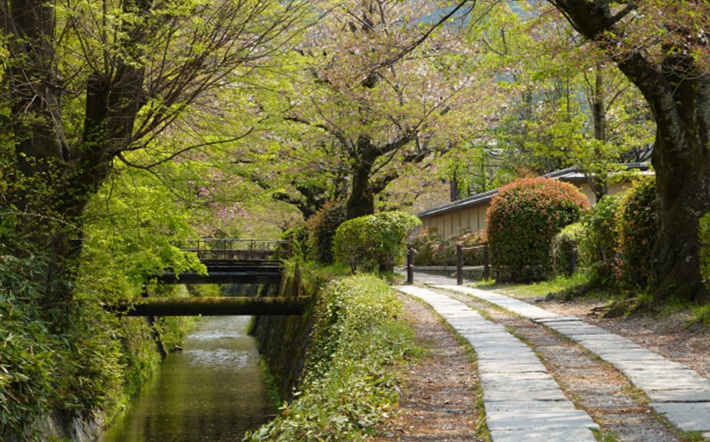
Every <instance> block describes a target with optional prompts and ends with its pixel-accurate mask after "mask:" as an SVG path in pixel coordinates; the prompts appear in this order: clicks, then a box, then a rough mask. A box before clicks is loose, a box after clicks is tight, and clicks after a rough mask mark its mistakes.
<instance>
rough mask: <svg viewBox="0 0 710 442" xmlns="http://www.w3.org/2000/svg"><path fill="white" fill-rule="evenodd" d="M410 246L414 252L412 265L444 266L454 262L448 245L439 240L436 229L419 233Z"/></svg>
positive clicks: (453, 256)
mask: <svg viewBox="0 0 710 442" xmlns="http://www.w3.org/2000/svg"><path fill="white" fill-rule="evenodd" d="M410 245H411V246H412V248H414V250H416V253H415V254H414V265H418V266H444V265H451V263H452V262H454V261H455V260H456V257H455V255H453V254H452V249H451V247H450V245H449V243H448V242H447V241H444V240H443V239H442V238H441V236H440V235H439V232H438V231H437V229H436V227H433V228H431V229H424V230H423V231H421V232H420V233H419V234H418V235H417V236H415V237H414V238H413V239H412V241H411V242H410Z"/></svg>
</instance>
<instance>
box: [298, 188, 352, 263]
mask: <svg viewBox="0 0 710 442" xmlns="http://www.w3.org/2000/svg"><path fill="white" fill-rule="evenodd" d="M347 215H348V209H347V206H346V205H345V203H344V202H341V201H331V202H329V203H327V204H326V205H325V206H323V208H322V209H320V210H319V211H318V212H316V214H315V215H313V216H312V217H310V218H309V219H308V221H307V225H308V243H309V244H308V253H309V255H308V256H309V257H310V258H312V259H314V260H315V261H317V262H319V263H321V264H323V265H328V264H331V263H332V262H333V259H334V257H333V237H334V236H335V231H336V230H337V229H338V227H339V226H340V225H341V224H342V223H343V222H345V220H347Z"/></svg>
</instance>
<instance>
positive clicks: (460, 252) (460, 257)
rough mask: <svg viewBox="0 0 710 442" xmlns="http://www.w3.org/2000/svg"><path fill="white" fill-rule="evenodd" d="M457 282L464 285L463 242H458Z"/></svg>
mask: <svg viewBox="0 0 710 442" xmlns="http://www.w3.org/2000/svg"><path fill="white" fill-rule="evenodd" d="M456 284H457V285H463V244H461V243H458V244H456Z"/></svg>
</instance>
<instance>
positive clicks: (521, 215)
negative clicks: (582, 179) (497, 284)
mask: <svg viewBox="0 0 710 442" xmlns="http://www.w3.org/2000/svg"><path fill="white" fill-rule="evenodd" d="M587 207H589V202H588V201H587V199H586V197H585V196H584V195H582V193H580V192H579V190H578V189H577V188H576V187H574V186H573V185H571V184H568V183H563V182H560V181H557V180H552V179H549V178H542V177H539V178H527V179H521V180H518V181H515V182H513V183H511V184H509V185H507V186H505V187H503V188H501V189H500V192H499V193H498V195H497V196H496V197H494V198H493V200H492V201H491V205H490V207H489V208H488V213H487V216H488V244H489V246H490V251H491V264H492V265H493V266H494V267H496V268H497V270H498V271H499V272H500V273H499V274H500V275H501V276H502V279H503V280H510V281H518V282H529V281H538V280H542V279H545V278H547V277H549V276H550V274H551V272H552V259H551V258H550V242H551V241H552V238H553V237H554V236H555V235H556V234H557V233H558V232H559V231H560V230H561V229H562V228H563V227H564V226H566V225H567V224H570V223H573V222H575V221H577V220H579V217H580V215H581V213H582V211H583V210H584V209H586V208H587Z"/></svg>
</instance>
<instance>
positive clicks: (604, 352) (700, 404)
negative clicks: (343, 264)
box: [435, 285, 710, 440]
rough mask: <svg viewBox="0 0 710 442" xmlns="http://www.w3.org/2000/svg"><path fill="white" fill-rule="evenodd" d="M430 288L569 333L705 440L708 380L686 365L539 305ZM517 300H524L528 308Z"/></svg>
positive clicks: (709, 430) (709, 417)
mask: <svg viewBox="0 0 710 442" xmlns="http://www.w3.org/2000/svg"><path fill="white" fill-rule="evenodd" d="M435 287H437V288H442V289H446V290H453V291H456V292H459V293H465V294H467V295H471V296H474V297H476V298H479V299H482V300H484V301H487V302H490V303H493V304H495V305H498V306H500V307H503V308H505V309H508V310H510V311H512V312H513V313H517V314H519V315H521V316H523V317H527V318H529V319H531V320H533V321H535V322H537V323H539V324H542V325H544V326H546V327H548V328H550V329H552V330H555V331H556V332H558V333H561V334H563V335H565V336H567V337H569V338H570V339H572V340H574V341H576V342H577V343H579V344H580V345H582V346H583V347H585V348H587V349H588V350H590V351H592V352H593V353H595V354H597V355H598V356H599V357H600V358H602V359H604V360H605V361H607V362H609V363H611V364H612V365H614V366H615V367H616V368H617V369H619V370H620V371H621V372H622V373H623V374H624V375H625V376H626V377H627V378H629V380H630V381H631V382H632V383H633V384H634V385H635V386H636V387H638V388H640V389H641V390H643V391H644V392H645V393H646V394H647V395H648V396H649V398H651V400H652V401H653V402H652V403H651V407H653V409H654V410H655V411H656V412H657V413H659V414H663V415H664V416H665V417H666V418H667V419H668V420H669V421H670V422H671V423H672V424H673V425H675V426H676V427H678V428H679V429H680V430H681V431H698V432H701V433H702V434H703V437H704V438H705V439H708V440H710V379H707V378H705V377H702V376H700V375H699V374H697V373H696V372H695V371H693V370H691V369H690V368H689V367H688V366H686V365H683V364H680V363H677V362H673V361H669V360H667V359H665V358H664V357H663V356H661V355H658V354H656V353H654V352H652V351H650V350H648V349H646V348H644V347H641V346H640V345H638V344H636V343H634V342H632V341H631V340H629V339H626V338H624V337H621V336H618V335H615V334H613V333H610V332H608V331H606V330H604V329H602V328H601V327H597V326H595V325H591V324H587V323H585V322H584V321H582V320H581V319H579V318H574V317H569V316H556V315H554V314H553V313H550V312H547V314H546V315H543V314H541V313H540V312H539V311H538V310H539V307H536V306H532V305H529V304H527V303H525V302H523V301H520V300H517V299H512V298H509V297H506V296H503V295H499V294H495V295H492V294H491V293H490V292H485V291H482V290H478V289H473V288H470V287H462V286H455V285H436V286H435ZM502 298H507V299H502ZM521 304H527V305H529V308H528V307H524V306H522V305H521ZM575 319H576V320H575ZM510 440H513V439H510ZM526 440H527V438H526Z"/></svg>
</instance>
